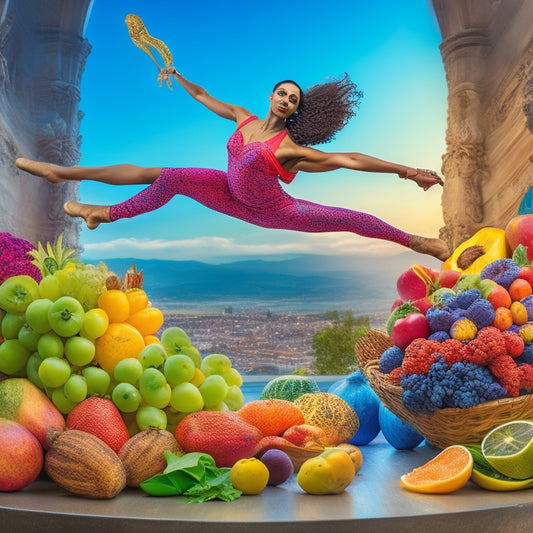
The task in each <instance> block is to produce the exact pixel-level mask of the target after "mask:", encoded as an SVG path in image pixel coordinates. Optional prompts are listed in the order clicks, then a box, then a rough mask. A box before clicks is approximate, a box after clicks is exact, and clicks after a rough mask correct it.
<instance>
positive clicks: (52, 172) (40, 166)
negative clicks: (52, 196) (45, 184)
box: [15, 157, 66, 183]
mask: <svg viewBox="0 0 533 533" xmlns="http://www.w3.org/2000/svg"><path fill="white" fill-rule="evenodd" d="M15 165H16V166H17V167H18V168H20V169H21V170H25V171H26V172H29V173H30V174H33V175H34V176H39V177H40V178H44V179H45V180H48V181H50V182H51V183H60V182H62V181H66V180H64V179H62V178H60V177H59V176H58V175H57V169H58V168H60V167H58V165H54V164H52V163H43V162H41V161H33V160H31V159H26V158H25V157H19V158H18V159H17V160H16V161H15Z"/></svg>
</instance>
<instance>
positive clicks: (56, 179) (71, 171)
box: [15, 157, 161, 185]
mask: <svg viewBox="0 0 533 533" xmlns="http://www.w3.org/2000/svg"><path fill="white" fill-rule="evenodd" d="M15 165H16V166H17V167H18V168H20V169H21V170H25V171H26V172H29V173H30V174H33V175H34V176H39V177H41V178H44V179H46V180H48V181H50V182H52V183H60V182H62V181H69V180H74V181H82V180H90V181H99V182H101V183H107V184H109V185H146V184H150V183H153V182H154V181H155V180H156V179H157V177H158V176H159V175H160V174H161V167H151V168H144V167H139V166H137V165H129V164H123V165H109V166H104V167H62V166H60V165H54V164H53V163H43V162H41V161H33V160H31V159H26V158H24V157H19V158H18V159H17V160H16V161H15Z"/></svg>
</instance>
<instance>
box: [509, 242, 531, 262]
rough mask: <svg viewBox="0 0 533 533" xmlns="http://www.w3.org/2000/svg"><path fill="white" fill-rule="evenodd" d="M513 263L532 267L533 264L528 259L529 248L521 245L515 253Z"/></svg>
mask: <svg viewBox="0 0 533 533" xmlns="http://www.w3.org/2000/svg"><path fill="white" fill-rule="evenodd" d="M512 259H513V261H514V262H515V263H516V264H517V265H518V266H519V267H521V266H530V265H531V262H530V261H529V259H528V258H527V246H524V245H523V244H519V245H518V246H517V247H516V248H515V250H514V252H513V257H512Z"/></svg>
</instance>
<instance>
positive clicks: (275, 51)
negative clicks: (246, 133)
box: [80, 0, 447, 262]
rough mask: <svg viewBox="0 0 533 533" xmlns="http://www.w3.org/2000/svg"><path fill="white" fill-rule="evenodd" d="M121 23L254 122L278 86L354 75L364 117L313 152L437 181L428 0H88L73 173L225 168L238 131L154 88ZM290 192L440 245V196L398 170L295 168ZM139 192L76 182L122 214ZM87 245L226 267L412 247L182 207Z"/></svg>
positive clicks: (438, 145) (440, 100) (439, 129)
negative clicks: (391, 165)
mask: <svg viewBox="0 0 533 533" xmlns="http://www.w3.org/2000/svg"><path fill="white" fill-rule="evenodd" d="M193 4H194V5H193ZM128 13H135V14H137V15H139V16H140V17H141V18H142V19H143V20H144V22H145V24H146V27H147V28H148V31H149V32H150V34H151V35H152V36H154V37H157V38H159V39H162V40H163V41H164V42H165V43H166V44H167V45H168V46H169V48H170V50H171V51H172V53H173V56H174V64H175V66H176V67H177V69H178V70H179V71H180V72H182V74H183V75H184V76H185V77H186V78H188V79H190V80H191V81H193V82H195V83H198V84H199V85H201V86H203V87H205V88H206V89H207V90H208V91H209V92H210V93H211V94H212V95H213V96H215V97H217V98H219V99H221V100H224V101H227V102H231V103H235V104H240V105H243V106H245V107H247V108H248V109H249V110H250V111H252V112H253V113H255V114H257V115H259V116H260V117H261V116H264V115H265V114H266V111H267V109H268V95H269V93H270V92H271V90H272V86H273V85H274V83H275V82H277V81H279V80H281V79H286V78H291V79H295V80H296V81H298V83H299V84H300V85H301V86H302V87H304V88H306V87H309V86H311V85H314V84H316V83H320V82H322V81H324V80H326V79H327V78H328V77H329V76H341V75H343V73H344V72H347V73H348V74H349V75H350V77H351V79H352V80H353V81H354V82H356V83H357V84H358V87H359V89H360V90H361V91H363V93H364V97H363V99H362V101H361V105H360V109H359V111H358V114H357V116H356V117H355V118H354V119H352V121H351V122H350V123H349V124H348V125H347V126H346V127H345V128H344V130H343V131H342V132H340V133H339V134H338V135H337V138H336V140H335V141H334V142H332V143H330V144H327V145H321V146H318V147H317V148H319V149H323V150H326V151H346V152H363V153H366V154H369V155H373V156H376V157H379V158H382V159H386V160H389V161H394V162H397V163H403V164H407V165H411V166H415V167H423V168H433V169H436V170H440V167H441V163H442V154H443V153H444V151H445V129H446V107H447V102H446V96H447V90H446V81H445V75H444V69H443V66H442V61H441V57H440V52H439V49H438V46H439V44H440V42H441V36H440V32H439V29H438V26H437V23H436V21H435V19H434V15H433V14H432V12H431V10H430V7H429V6H428V3H427V2H426V0H407V1H404V2H397V1H396V0H383V1H379V0H375V1H374V2H366V1H355V0H353V1H352V0H351V1H348V0H329V1H328V2H323V1H317V0H308V1H307V2H305V3H302V2H298V3H287V2H283V3H276V2H262V3H259V2H249V1H245V0H235V1H231V2H221V1H220V0H204V1H202V2H194V3H193V2H187V3H185V2H181V1H176V0H154V1H152V2H147V1H146V0H127V1H126V0H114V1H113V2H107V1H104V0H94V3H93V7H92V11H91V15H90V18H89V21H88V24H87V28H86V34H85V37H86V38H87V39H88V41H89V43H90V44H91V46H92V51H91V53H90V55H89V57H88V59H87V64H86V68H85V72H84V74H83V78H82V87H81V96H82V99H81V102H80V109H81V110H82V111H83V113H84V114H85V116H84V118H83V120H82V126H81V134H82V146H81V151H82V158H81V161H80V164H81V165H88V166H100V165H109V164H115V163H132V164H138V165H143V166H173V167H208V168H218V169H225V168H226V164H227V159H226V148H225V147H226V142H227V139H228V137H229V136H230V135H231V133H232V132H233V131H234V129H235V124H234V123H233V122H230V121H227V120H224V119H222V118H220V117H218V116H216V115H214V114H213V113H211V112H209V111H208V110H207V109H205V108H203V107H202V106H201V105H200V104H198V103H197V102H195V101H194V100H192V99H191V98H190V97H189V96H188V95H187V94H186V93H185V91H183V89H181V87H179V86H178V85H177V84H173V85H174V90H172V91H171V90H169V89H168V87H166V85H164V86H163V87H162V88H160V87H159V85H158V83H157V69H156V67H155V66H154V64H153V63H152V61H151V60H150V59H149V58H148V56H147V55H146V54H145V53H144V52H142V51H141V50H140V49H139V48H137V47H136V46H134V45H133V43H132V42H131V40H130V38H129V34H128V31H127V27H126V24H125V22H124V19H125V17H126V15H127V14H128ZM156 57H157V56H156ZM285 188H286V190H287V192H289V194H291V195H292V196H295V197H301V198H306V199H308V200H311V201H314V202H319V203H326V204H331V205H339V206H343V207H347V208H351V209H356V210H359V211H366V212H369V213H372V214H374V215H377V216H379V217H381V218H383V219H385V220H386V221H388V222H390V223H392V224H393V225H396V226H398V227H400V228H402V229H404V230H406V231H408V232H411V233H419V234H424V235H430V236H437V234H438V230H439V228H440V227H441V226H442V225H443V222H442V211H441V205H440V202H441V193H442V188H440V187H439V188H436V187H434V188H433V189H431V190H430V191H428V192H424V191H422V189H420V188H418V187H417V186H416V185H415V184H414V183H413V182H407V181H404V180H400V179H398V178H397V176H395V175H382V174H370V173H362V172H353V171H346V170H337V171H334V172H328V173H323V174H306V173H303V172H302V173H299V174H298V176H297V178H296V179H295V180H294V181H293V182H292V183H291V184H290V185H289V186H285ZM138 190H140V188H138V187H133V186H128V187H116V186H115V187H113V186H109V185H105V184H98V183H91V182H83V183H82V184H81V185H80V197H81V201H83V202H86V203H116V202H119V201H122V200H124V199H125V198H127V197H129V196H131V195H132V194H134V193H136V192H137V191H138ZM81 243H82V245H83V246H84V247H85V252H84V254H83V257H84V258H85V259H87V260H93V259H105V258H109V257H131V256H134V257H138V258H158V259H178V260H189V259H193V260H201V261H207V262H219V261H222V260H223V259H224V258H228V257H263V258H265V259H267V258H274V257H277V256H280V255H281V256H283V255H286V254H292V253H320V254H333V255H335V254H338V255H348V254H365V255H394V254H398V253H400V252H404V251H405V249H403V248H401V247H399V246H397V245H392V244H390V243H385V242H383V241H377V240H371V239H365V238H361V237H358V236H355V235H353V234H348V233H337V234H305V233H297V232H292V231H283V230H268V229H263V228H258V227H254V226H252V225H249V224H246V223H244V222H241V221H238V220H235V219H232V218H230V217H227V216H224V215H221V214H218V213H215V212H213V211H210V210H208V209H206V208H205V207H203V206H201V205H199V204H197V203H196V202H194V201H193V200H190V199H188V198H184V197H176V198H174V199H173V200H172V201H171V202H170V203H169V204H167V205H166V206H164V207H163V208H161V209H159V210H157V211H155V212H153V213H149V214H146V215H143V216H140V217H137V218H135V219H130V220H122V221H118V222H116V223H114V224H106V225H101V226H100V227H99V228H98V229H97V230H94V231H90V230H87V229H86V228H85V227H84V229H83V230H82V234H81ZM414 257H418V258H420V256H414Z"/></svg>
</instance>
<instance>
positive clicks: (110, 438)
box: [67, 396, 130, 453]
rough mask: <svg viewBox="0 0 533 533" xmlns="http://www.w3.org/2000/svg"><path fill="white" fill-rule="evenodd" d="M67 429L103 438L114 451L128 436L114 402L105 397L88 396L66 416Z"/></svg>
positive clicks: (116, 451)
mask: <svg viewBox="0 0 533 533" xmlns="http://www.w3.org/2000/svg"><path fill="white" fill-rule="evenodd" d="M67 429H78V430H80V431H86V432H87V433H91V434H93V435H94V436H95V437H98V438H99V439H101V440H103V441H104V442H105V443H106V444H107V445H108V446H109V447H110V448H111V449H112V450H113V451H114V452H115V453H118V452H119V450H120V448H122V446H123V445H124V443H125V442H126V441H127V440H128V439H129V438H130V434H129V433H128V428H127V427H126V424H125V423H124V420H123V419H122V416H121V415H120V411H119V410H118V409H117V407H116V406H115V404H114V403H113V402H112V401H111V400H108V399H107V398H99V397H97V396H90V397H89V398H86V399H85V400H83V401H82V402H80V403H79V404H78V405H76V407H74V409H72V411H70V413H69V414H68V416H67Z"/></svg>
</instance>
